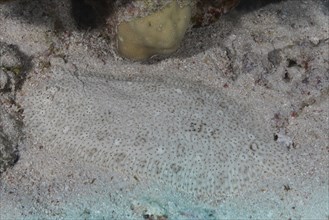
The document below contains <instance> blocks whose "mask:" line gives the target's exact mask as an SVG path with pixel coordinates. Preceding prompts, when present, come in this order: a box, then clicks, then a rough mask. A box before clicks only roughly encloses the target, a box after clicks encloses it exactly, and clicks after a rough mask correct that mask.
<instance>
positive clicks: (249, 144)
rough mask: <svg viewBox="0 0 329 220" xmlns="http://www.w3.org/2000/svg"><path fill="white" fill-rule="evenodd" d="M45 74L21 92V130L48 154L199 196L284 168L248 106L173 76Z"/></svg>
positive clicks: (280, 152)
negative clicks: (126, 77)
mask: <svg viewBox="0 0 329 220" xmlns="http://www.w3.org/2000/svg"><path fill="white" fill-rule="evenodd" d="M164 81H166V80H163V79H162V80H161V79H159V80H155V79H147V78H145V79H144V78H141V79H139V80H133V79H131V80H128V81H127V80H117V79H106V78H96V77H83V76H79V77H76V76H75V75H73V74H70V73H60V72H58V71H57V72H56V73H52V74H50V76H49V78H47V80H45V81H41V80H40V81H39V82H38V84H39V85H38V86H36V87H33V88H30V89H28V90H27V91H24V94H25V95H24V97H23V101H22V105H23V107H24V109H25V111H24V122H25V124H26V133H27V135H28V137H30V138H31V139H32V141H33V142H35V143H38V144H41V145H42V146H44V149H45V150H47V151H48V152H49V154H50V155H51V154H56V155H59V156H60V157H61V158H65V159H67V160H70V161H72V160H73V161H79V163H81V164H86V165H85V166H87V165H88V164H93V165H97V166H99V167H103V168H104V167H105V168H107V169H109V171H119V172H121V173H124V174H127V175H130V176H136V177H137V178H138V179H139V180H141V181H143V180H148V181H154V182H157V183H160V184H166V185H170V186H172V187H173V188H175V189H177V190H179V191H182V192H186V193H188V194H190V195H194V196H195V197H196V198H198V199H202V200H204V201H213V200H217V199H218V198H225V197H226V196H229V195H233V194H238V193H241V192H243V191H246V190H248V189H250V187H252V186H253V185H254V184H255V183H257V181H259V180H260V179H262V178H264V177H273V176H275V177H276V176H278V177H280V176H285V175H286V173H287V172H288V170H291V164H290V155H289V152H288V151H287V150H286V149H285V148H282V147H281V146H279V145H278V144H276V143H275V142H274V141H273V140H272V139H271V140H269V139H268V138H266V136H268V134H267V129H265V128H266V126H265V125H264V121H263V120H262V119H261V118H260V117H259V116H255V115H254V114H253V110H252V108H250V107H248V106H244V105H241V104H239V103H237V102H235V101H234V100H232V99H229V98H228V97H226V96H224V95H223V94H221V93H220V91H217V90H212V89H209V88H207V87H204V86H201V85H197V84H192V83H191V84H190V83H187V82H183V81H181V82H180V81H179V80H172V81H170V82H168V83H167V82H164Z"/></svg>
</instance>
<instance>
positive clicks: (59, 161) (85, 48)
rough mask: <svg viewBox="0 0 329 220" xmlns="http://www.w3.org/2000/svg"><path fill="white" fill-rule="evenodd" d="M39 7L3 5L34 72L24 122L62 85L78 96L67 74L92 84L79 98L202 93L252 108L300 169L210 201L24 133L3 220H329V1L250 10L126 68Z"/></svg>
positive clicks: (6, 33)
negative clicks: (179, 87)
mask: <svg viewBox="0 0 329 220" xmlns="http://www.w3.org/2000/svg"><path fill="white" fill-rule="evenodd" d="M28 2H29V1H18V2H9V3H6V4H2V5H1V6H0V30H1V31H0V42H1V43H5V44H6V45H15V48H17V50H18V51H19V53H21V54H22V55H24V56H22V57H25V58H26V60H25V62H28V64H26V63H24V65H26V66H28V67H29V68H26V69H25V71H26V79H25V80H24V83H23V84H22V88H20V89H19V90H18V91H17V94H16V102H17V105H20V106H22V108H23V110H24V112H25V113H23V116H24V115H25V117H26V115H28V112H29V111H32V110H33V109H34V108H33V107H29V103H28V102H29V101H28V100H34V98H36V97H37V96H38V95H40V96H42V94H41V93H42V89H40V88H43V87H45V86H46V85H48V83H49V82H51V81H52V80H54V79H56V80H62V82H63V85H70V84H68V81H66V80H67V79H68V78H66V76H65V73H67V74H70V76H71V78H72V76H73V77H75V78H76V81H77V82H81V83H80V84H79V85H77V86H80V87H81V88H80V90H76V91H81V89H82V90H83V86H84V85H85V83H87V81H88V80H86V79H88V78H93V77H95V78H97V79H98V81H99V79H102V78H104V81H106V80H110V81H111V80H118V81H122V82H125V81H132V82H134V80H136V79H139V82H140V83H141V84H143V81H149V82H155V81H157V83H158V82H160V83H161V82H165V81H170V82H173V81H179V82H180V84H183V85H186V84H189V85H193V84H196V85H200V84H202V85H203V86H204V88H211V89H212V90H216V91H218V93H220V94H222V96H223V97H227V98H228V99H234V100H235V101H236V102H237V103H243V104H244V105H246V106H252V111H254V113H255V115H259V117H262V118H264V125H263V126H264V129H265V128H266V129H268V130H269V133H267V134H266V135H265V136H266V137H264V140H270V139H271V141H273V142H277V144H278V145H280V146H282V147H283V148H286V150H287V151H288V152H289V154H291V155H292V156H293V158H294V162H296V163H294V164H295V166H296V167H294V169H296V170H294V171H293V172H287V175H286V176H280V177H277V176H275V177H274V176H273V177H269V178H264V179H258V180H257V181H256V180H255V181H251V183H253V184H252V185H251V186H250V185H248V188H244V189H243V190H241V192H240V193H234V194H231V193H227V195H225V196H223V197H220V198H218V197H216V196H213V197H211V196H210V197H204V198H202V199H200V198H199V197H198V196H195V194H194V193H193V192H192V191H191V192H188V191H187V192H186V191H180V190H177V189H175V188H174V187H171V186H170V184H169V185H168V184H165V183H163V182H158V181H157V180H154V179H152V177H149V179H145V180H144V179H140V178H138V177H136V176H134V175H127V174H126V173H125V172H120V171H116V170H112V169H108V168H107V167H102V166H98V164H94V163H90V162H88V158H87V159H85V158H86V157H87V156H86V155H85V154H84V153H81V152H80V153H81V154H78V153H77V154H76V155H73V156H71V155H64V156H63V155H61V154H60V153H58V150H55V149H52V148H51V147H48V146H53V145H56V143H53V142H51V140H48V139H47V140H48V141H49V142H47V140H45V139H44V138H43V137H44V136H45V135H43V134H41V133H40V137H38V135H36V134H35V132H34V131H35V130H34V128H33V127H31V126H25V127H24V128H23V131H24V134H25V135H24V138H23V139H22V141H20V142H19V146H18V149H19V155H20V159H19V160H18V162H17V163H16V164H15V166H14V167H12V168H10V169H7V171H6V172H4V173H3V174H2V175H1V177H0V184H1V185H0V186H1V188H0V211H1V213H0V216H1V219H324V220H326V219H328V218H329V191H328V190H329V189H328V185H329V177H328V172H327V171H328V169H329V144H328V143H329V110H328V109H329V54H328V53H329V52H328V51H329V46H328V45H329V22H328V20H329V2H328V1H317V0H305V1H297V0H288V1H280V2H277V3H275V2H273V3H272V4H266V5H265V4H264V5H262V7H252V6H250V7H247V6H246V5H245V4H244V7H240V8H237V9H236V10H234V11H232V12H231V13H230V14H227V15H225V16H223V17H222V18H221V19H220V20H219V21H218V22H217V23H215V24H213V25H211V26H208V27H203V28H198V29H192V30H191V31H190V32H189V33H187V35H186V37H185V39H184V41H183V43H182V46H181V48H180V49H179V51H177V52H176V53H175V54H173V55H172V56H170V57H168V58H161V59H160V58H154V59H152V60H150V61H147V62H131V61H127V60H123V59H121V58H118V57H117V56H116V55H115V53H113V49H112V48H111V47H110V46H109V43H108V39H106V37H104V35H103V34H102V32H101V31H99V30H87V31H77V30H75V28H74V27H73V26H72V21H71V19H70V17H69V12H67V10H66V8H67V3H66V2H65V1H58V3H56V4H54V3H53V2H51V1H49V2H48V1H46V0H45V1H35V2H33V3H28ZM61 74H62V75H61ZM58 77H59V78H58ZM141 79H142V80H141ZM144 79H148V80H144ZM96 81H97V80H96ZM127 83H128V82H127ZM50 85H51V84H50ZM127 85H129V84H127ZM89 86H90V85H89ZM95 86H97V84H95ZM101 86H103V85H100V87H101ZM85 88H88V87H87V86H86V87H85ZM46 89H47V88H46ZM38 90H40V91H41V93H40V94H38V93H33V91H38ZM50 92H51V91H50ZM122 92H123V93H124V92H125V91H122ZM31 94H34V95H35V97H34V96H33V95H31ZM79 97H80V96H79ZM81 99H83V97H82V98H81ZM95 99H98V97H95ZM44 101H45V103H46V102H47V100H44ZM81 103H83V102H81ZM151 104H152V103H151ZM6 108H7V110H8V111H14V110H15V108H17V106H16V107H15V106H6ZM81 109H83V108H81ZM39 110H40V112H42V109H39ZM147 110H148V109H147V108H146V109H145V111H146V113H147ZM241 114H243V113H241ZM243 119H244V117H243V115H242V116H241V120H243ZM245 119H246V118H245ZM24 120H25V121H24ZM27 120H30V119H27V118H25V119H23V122H24V123H26V121H27ZM54 120H55V119H54ZM246 120H247V119H246ZM44 123H45V124H46V123H48V122H46V121H45V122H44ZM32 124H33V123H32ZM261 128H262V127H261ZM64 130H65V129H64ZM64 130H63V131H58V134H61V132H64V133H65V132H66V131H64ZM33 132H34V133H33ZM44 132H45V133H47V131H46V130H45V131H44ZM113 132H114V131H113ZM63 137H64V135H63ZM41 143H42V144H41ZM68 143H69V144H72V143H71V142H68ZM61 147H62V148H65V147H63V146H61ZM62 148H61V149H62ZM74 153H75V152H74ZM74 153H72V154H74ZM274 159H275V158H274ZM206 169H207V168H205V170H206ZM283 169H287V168H286V167H285V168H283ZM219 187H220V186H219Z"/></svg>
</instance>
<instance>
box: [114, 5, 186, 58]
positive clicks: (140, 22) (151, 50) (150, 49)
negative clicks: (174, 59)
mask: <svg viewBox="0 0 329 220" xmlns="http://www.w3.org/2000/svg"><path fill="white" fill-rule="evenodd" d="M191 11H192V9H191V6H189V5H185V6H181V5H180V4H179V3H178V2H177V1H176V0H174V1H172V2H171V3H169V4H168V5H166V6H165V7H164V8H162V9H161V10H159V11H157V12H155V13H153V14H151V15H148V16H145V17H142V18H136V19H133V20H131V21H124V22H121V23H120V24H119V26H118V32H117V43H118V52H119V53H120V55H121V56H123V57H126V58H129V59H133V60H144V59H147V58H149V57H151V56H153V55H157V54H170V53H172V52H174V51H175V50H177V49H178V47H179V45H180V42H181V41H182V39H183V37H184V35H185V32H186V30H187V29H188V27H189V25H190V20H191V13H192V12H191Z"/></svg>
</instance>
